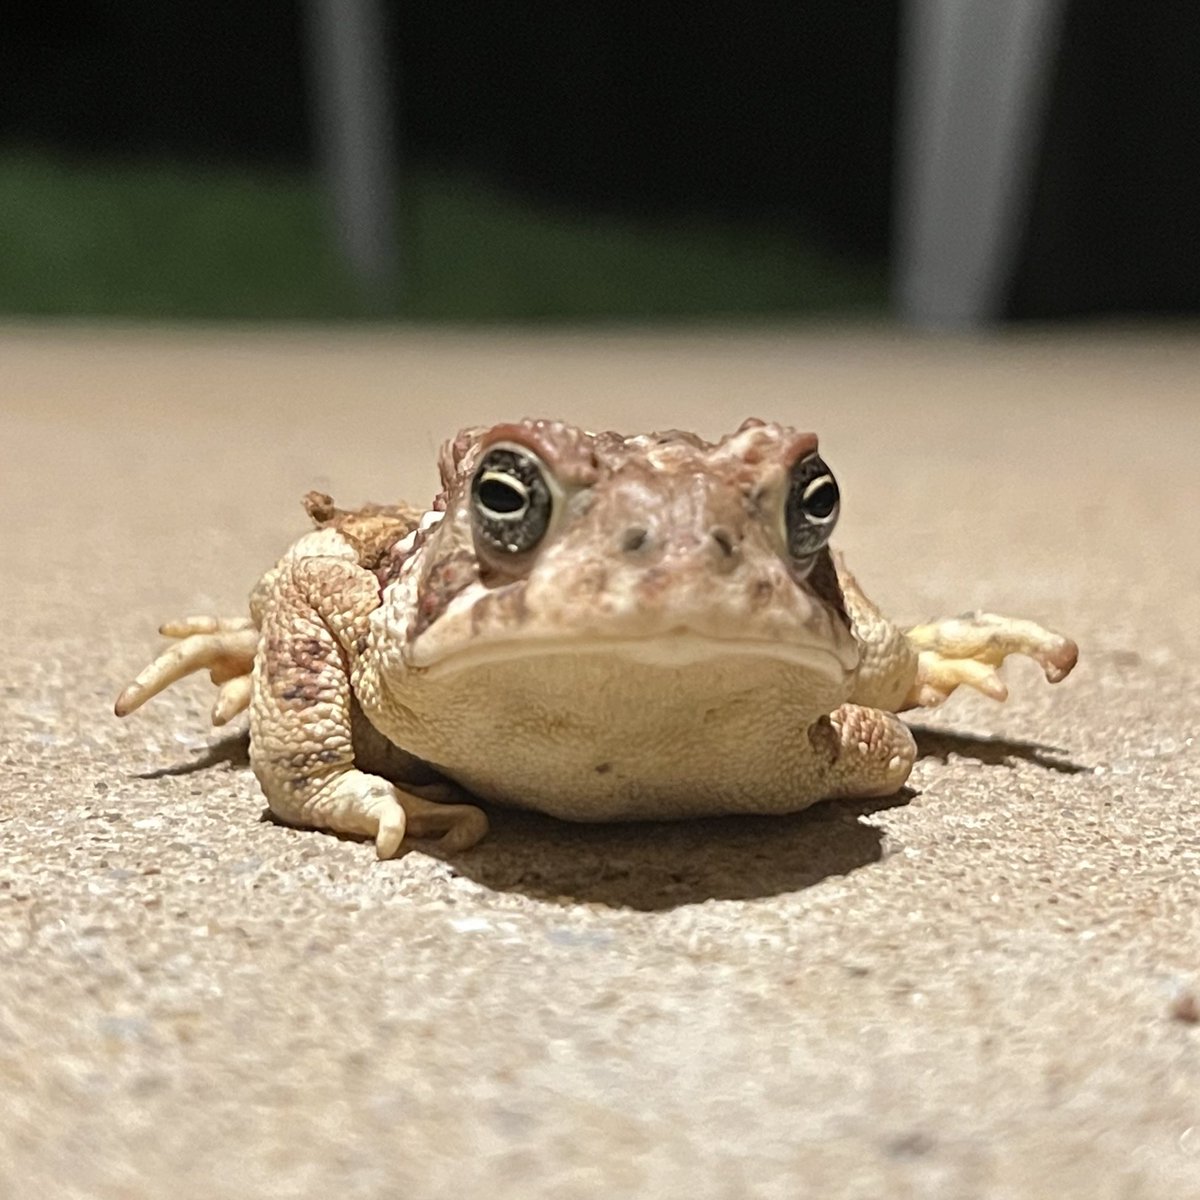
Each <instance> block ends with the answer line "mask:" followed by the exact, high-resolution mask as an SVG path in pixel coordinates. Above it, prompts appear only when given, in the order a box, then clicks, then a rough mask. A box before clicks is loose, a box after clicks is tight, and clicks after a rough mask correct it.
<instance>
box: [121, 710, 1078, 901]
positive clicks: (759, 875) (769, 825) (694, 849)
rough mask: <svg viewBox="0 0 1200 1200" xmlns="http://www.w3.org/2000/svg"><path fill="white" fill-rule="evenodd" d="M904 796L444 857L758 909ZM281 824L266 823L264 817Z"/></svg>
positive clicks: (539, 826)
mask: <svg viewBox="0 0 1200 1200" xmlns="http://www.w3.org/2000/svg"><path fill="white" fill-rule="evenodd" d="M913 733H914V735H915V736H916V739H917V747H918V755H919V757H920V758H922V759H928V758H933V759H938V760H940V761H942V762H948V761H949V760H950V756H951V755H958V756H960V757H964V758H972V759H975V760H976V761H978V762H981V763H984V764H985V765H988V766H997V767H1007V768H1009V769H1012V768H1013V767H1014V766H1015V765H1016V764H1017V763H1018V762H1030V763H1033V764H1035V765H1036V766H1038V767H1041V768H1043V769H1045V770H1050V771H1055V772H1062V773H1066V774H1077V773H1080V772H1084V771H1087V770H1089V768H1088V767H1085V766H1081V765H1079V764H1077V763H1074V762H1072V761H1071V760H1070V759H1068V758H1066V757H1065V756H1064V754H1063V752H1062V751H1061V750H1058V749H1057V748H1056V747H1053V746H1044V745H1041V744H1040V743H1037V742H1020V741H1008V740H1004V739H1001V738H992V737H975V736H972V735H969V734H957V733H952V732H947V731H944V730H933V729H925V728H922V727H920V726H914V727H913ZM246 747H247V741H246V736H245V734H240V735H237V734H235V735H234V736H232V737H228V738H223V739H221V741H219V742H216V743H214V744H213V745H212V746H211V747H209V749H208V750H207V751H206V752H205V753H204V754H203V755H202V756H200V757H199V758H197V759H195V760H193V761H192V762H189V763H186V764H180V765H178V766H174V767H166V768H160V769H159V770H156V771H152V772H147V773H146V774H145V775H143V776H142V778H160V777H162V776H165V775H188V774H192V773H193V772H198V771H204V770H210V769H216V768H219V767H221V766H224V767H226V768H227V769H230V768H233V769H236V768H238V767H241V766H244V765H246V764H247V756H246ZM916 794H917V793H916V792H914V791H912V790H910V789H907V788H906V789H903V790H902V791H900V792H898V793H897V794H896V795H894V796H887V797H882V798H879V799H874V800H834V801H829V802H827V803H824V804H818V805H815V806H814V807H812V808H810V809H807V810H805V811H804V812H800V813H795V814H792V815H790V816H783V817H751V816H745V817H721V818H711V819H706V820H694V821H648V822H635V823H627V824H598V825H580V824H574V823H571V822H567V821H557V820H554V819H552V818H550V817H543V816H540V815H538V814H537V813H528V812H520V811H518V810H515V809H491V810H490V811H489V818H490V820H491V832H490V833H489V835H488V836H487V838H486V839H485V840H484V841H483V842H482V843H480V845H478V846H476V847H475V848H474V849H472V850H468V851H465V852H463V853H460V854H454V855H441V854H439V852H438V851H437V849H436V847H426V846H424V845H420V846H419V847H417V846H414V849H417V848H419V849H421V850H427V851H428V852H430V853H432V854H434V855H435V856H437V857H440V858H443V859H444V860H445V861H446V862H447V863H448V864H449V865H450V866H451V867H452V868H453V869H454V870H455V871H457V872H458V873H459V874H461V875H464V876H466V877H468V878H470V879H474V880H476V881H477V882H479V883H481V884H484V885H485V886H487V887H490V888H494V889H496V890H497V891H518V892H524V893H526V894H528V895H531V896H537V897H540V898H548V897H550V898H557V897H569V898H570V899H572V900H575V901H585V902H591V903H598V904H605V905H609V906H612V907H619V908H635V909H642V910H645V911H658V910H664V909H671V908H677V907H678V906H680V905H683V904H696V903H701V902H703V901H705V900H749V899H757V898H761V897H764V896H774V895H779V894H781V893H785V892H795V891H800V890H802V889H803V888H807V887H811V886H812V885H813V884H816V883H820V882H821V880H823V879H828V878H829V877H830V876H835V875H846V874H848V873H850V872H851V871H855V870H857V869H858V868H859V867H865V866H868V865H869V864H871V863H874V862H879V861H880V860H881V859H882V858H884V856H885V854H886V841H885V833H884V831H883V829H881V828H879V827H878V826H877V825H875V824H872V823H871V822H869V821H868V820H866V819H865V818H868V817H870V816H871V815H872V814H873V813H877V812H881V811H883V810H884V809H888V808H894V807H897V806H899V805H904V804H907V803H908V802H909V801H910V800H911V799H912V798H913V797H914V796H915V795H916ZM264 818H265V819H267V820H270V819H272V818H271V817H270V815H269V813H267V814H264Z"/></svg>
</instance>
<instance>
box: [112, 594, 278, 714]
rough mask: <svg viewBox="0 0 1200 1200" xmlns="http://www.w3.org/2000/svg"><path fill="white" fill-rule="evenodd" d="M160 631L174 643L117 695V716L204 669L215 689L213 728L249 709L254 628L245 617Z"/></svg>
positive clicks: (186, 622) (169, 625) (183, 623)
mask: <svg viewBox="0 0 1200 1200" xmlns="http://www.w3.org/2000/svg"><path fill="white" fill-rule="evenodd" d="M159 633H161V634H162V635H163V636H164V637H169V638H176V639H177V641H176V642H175V644H174V645H171V646H168V647H167V648H166V649H165V650H163V651H162V653H161V654H159V655H158V657H157V658H155V660H154V661H153V662H152V663H150V664H149V666H147V667H145V668H144V669H143V670H141V671H140V672H139V673H138V676H137V678H136V679H134V680H133V682H132V683H130V684H129V685H128V686H127V687H126V688H125V690H124V691H123V692H122V693H121V694H120V696H118V697H117V703H116V706H115V711H116V714H117V716H118V717H124V716H128V715H129V713H131V712H133V711H134V710H135V709H137V708H141V706H142V705H143V704H145V703H146V701H147V700H149V699H150V698H151V696H156V695H158V693H159V692H161V691H163V690H165V689H166V688H168V687H170V686H171V684H173V683H175V682H177V681H178V680H180V679H182V678H183V677H184V676H185V675H190V674H192V672H194V671H204V670H207V671H208V674H209V678H210V679H211V680H212V681H213V683H214V684H215V685H216V686H217V688H218V689H219V690H218V692H217V699H216V703H215V704H214V705H213V710H212V721H213V724H214V725H224V724H225V723H226V722H227V721H230V720H232V719H233V718H234V717H235V716H237V714H238V713H240V712H241V711H242V710H243V709H245V708H246V707H247V706H248V705H249V703H250V673H251V672H252V671H253V670H254V654H255V651H256V650H257V649H258V630H257V629H256V628H255V626H254V622H253V621H252V620H251V619H250V618H249V617H183V618H181V619H179V620H176V621H166V622H164V623H163V624H162V625H161V626H160V627H159Z"/></svg>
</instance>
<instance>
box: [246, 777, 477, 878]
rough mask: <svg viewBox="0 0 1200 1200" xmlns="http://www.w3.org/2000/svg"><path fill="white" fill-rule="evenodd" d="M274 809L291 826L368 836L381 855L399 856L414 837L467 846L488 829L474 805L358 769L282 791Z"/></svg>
mask: <svg viewBox="0 0 1200 1200" xmlns="http://www.w3.org/2000/svg"><path fill="white" fill-rule="evenodd" d="M270 805H271V811H272V812H273V813H274V814H275V815H276V816H277V817H278V818H279V819H280V820H281V821H284V822H285V823H286V824H289V825H298V826H302V827H307V828H311V829H325V830H328V831H329V832H331V833H342V834H351V835H354V836H358V837H369V838H372V839H373V840H374V842H375V854H376V856H377V857H379V858H395V857H396V855H397V854H399V853H400V849H401V846H402V845H403V846H407V845H408V844H409V842H411V841H432V842H434V843H435V844H436V846H437V847H438V848H439V849H441V850H444V851H446V852H448V853H451V854H453V853H457V852H458V851H460V850H468V849H470V848H471V847H472V846H474V845H475V843H476V842H478V841H479V840H480V839H481V838H483V837H484V836H485V835H486V834H487V831H488V822H487V817H486V816H485V815H484V813H483V811H482V809H478V808H476V807H475V806H474V805H472V804H440V803H437V802H435V801H433V800H427V799H425V798H424V797H423V796H417V795H414V794H413V793H412V792H409V791H406V790H405V789H403V788H400V787H397V786H396V785H395V784H393V783H391V782H389V781H388V780H386V779H382V778H380V776H378V775H370V774H367V773H366V772H365V771H359V770H355V769H350V770H341V771H336V772H334V773H333V774H331V775H329V776H327V777H326V778H325V779H324V780H320V781H316V780H311V779H308V778H304V779H302V780H299V781H297V786H295V787H293V788H284V789H280V790H279V791H278V793H277V794H275V795H273V796H272V798H271V799H270Z"/></svg>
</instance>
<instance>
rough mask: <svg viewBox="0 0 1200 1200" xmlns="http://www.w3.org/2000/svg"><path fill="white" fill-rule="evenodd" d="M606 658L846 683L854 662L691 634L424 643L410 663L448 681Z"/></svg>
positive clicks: (828, 652)
mask: <svg viewBox="0 0 1200 1200" xmlns="http://www.w3.org/2000/svg"><path fill="white" fill-rule="evenodd" d="M597 656H606V657H610V658H618V659H622V660H624V661H626V662H628V663H629V664H630V665H631V666H639V667H648V668H660V669H664V670H682V669H685V668H687V667H691V666H697V665H701V664H713V663H715V662H718V661H719V660H722V659H724V660H730V661H731V660H735V659H760V660H761V659H768V660H771V661H773V662H776V663H778V664H780V665H782V666H786V667H790V668H792V669H800V670H804V671H808V672H811V673H812V674H814V675H821V676H825V677H827V678H829V679H831V680H840V679H844V678H845V676H846V674H847V673H848V672H849V671H852V670H853V669H854V666H855V663H854V662H850V663H847V662H846V661H845V660H844V659H843V658H841V657H840V656H839V655H838V654H837V653H836V651H835V650H834V649H833V648H832V647H829V646H824V645H818V644H812V645H803V644H799V643H794V642H783V641H771V640H769V639H766V638H737V637H727V638H718V637H706V636H705V635H703V634H699V633H693V632H690V631H683V630H681V631H679V632H675V633H659V634H653V635H648V636H646V637H641V638H631V637H603V636H601V635H592V636H584V635H581V636H579V637H577V638H571V639H569V640H568V639H566V638H538V637H529V638H505V639H503V640H500V641H496V642H489V643H486V644H484V645H473V646H469V647H465V648H463V649H461V650H449V651H446V652H445V653H438V652H437V651H436V650H435V651H434V652H433V653H432V654H422V653H421V646H420V643H417V645H415V646H413V647H410V652H409V654H408V655H406V658H407V660H408V665H409V666H410V667H412V668H413V669H414V670H417V671H420V672H422V673H423V674H425V675H426V676H427V677H429V678H438V679H441V678H444V677H446V676H450V675H456V674H458V673H459V672H461V671H467V670H473V669H475V668H476V667H487V666H499V665H502V664H504V663H515V662H525V661H528V660H529V659H533V658H553V657H557V658H563V659H571V658H595V657H597Z"/></svg>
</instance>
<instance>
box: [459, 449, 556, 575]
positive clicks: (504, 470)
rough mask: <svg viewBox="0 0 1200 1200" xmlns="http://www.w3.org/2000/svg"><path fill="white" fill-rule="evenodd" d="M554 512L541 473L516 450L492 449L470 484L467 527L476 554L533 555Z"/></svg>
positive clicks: (543, 472) (528, 453)
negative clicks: (477, 549)
mask: <svg viewBox="0 0 1200 1200" xmlns="http://www.w3.org/2000/svg"><path fill="white" fill-rule="evenodd" d="M553 507H554V501H553V497H552V495H551V491H550V486H549V484H548V483H547V481H546V469H545V467H543V466H542V463H541V461H540V460H539V459H538V458H537V456H536V455H535V454H533V453H532V452H531V451H529V450H526V449H524V448H523V447H521V446H507V445H500V446H493V447H492V448H491V449H490V450H489V451H488V452H487V453H486V454H485V455H484V456H483V459H482V460H481V462H480V464H479V466H478V468H477V469H476V471H475V478H474V479H472V480H471V523H472V526H473V528H474V531H475V541H476V543H477V544H478V545H479V547H480V549H483V550H490V551H492V552H498V553H501V554H506V555H507V554H523V553H525V552H526V551H528V550H532V549H533V548H534V547H535V546H536V545H537V544H538V543H539V542H540V541H541V540H542V538H543V537H545V536H546V530H547V529H548V528H549V525H550V513H551V510H552V509H553Z"/></svg>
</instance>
